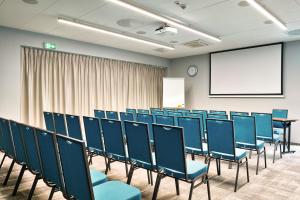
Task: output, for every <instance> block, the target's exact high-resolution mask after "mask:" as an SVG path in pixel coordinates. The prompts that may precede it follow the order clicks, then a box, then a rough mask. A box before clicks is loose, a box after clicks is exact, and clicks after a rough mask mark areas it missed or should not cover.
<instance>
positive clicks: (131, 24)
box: [117, 19, 143, 28]
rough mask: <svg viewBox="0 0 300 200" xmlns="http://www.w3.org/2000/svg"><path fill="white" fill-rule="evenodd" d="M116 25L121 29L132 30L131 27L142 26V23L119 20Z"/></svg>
mask: <svg viewBox="0 0 300 200" xmlns="http://www.w3.org/2000/svg"><path fill="white" fill-rule="evenodd" d="M117 24H118V25H119V26H122V27H126V28H132V27H137V26H142V25H143V22H140V21H138V20H135V19H120V20H118V21H117Z"/></svg>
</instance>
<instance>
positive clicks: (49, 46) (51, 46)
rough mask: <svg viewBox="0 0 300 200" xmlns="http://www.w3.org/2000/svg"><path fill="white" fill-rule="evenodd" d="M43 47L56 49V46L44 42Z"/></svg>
mask: <svg viewBox="0 0 300 200" xmlns="http://www.w3.org/2000/svg"><path fill="white" fill-rule="evenodd" d="M43 46H44V48H45V49H56V44H54V43H50V42H44V43H43Z"/></svg>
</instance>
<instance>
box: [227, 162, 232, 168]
mask: <svg viewBox="0 0 300 200" xmlns="http://www.w3.org/2000/svg"><path fill="white" fill-rule="evenodd" d="M228 169H232V162H231V161H229V163H228Z"/></svg>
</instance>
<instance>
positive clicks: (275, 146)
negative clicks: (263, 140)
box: [273, 143, 278, 163]
mask: <svg viewBox="0 0 300 200" xmlns="http://www.w3.org/2000/svg"><path fill="white" fill-rule="evenodd" d="M277 144H278V143H275V144H274V152H273V163H275V153H276V150H277Z"/></svg>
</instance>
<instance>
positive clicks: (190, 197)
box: [189, 181, 195, 200]
mask: <svg viewBox="0 0 300 200" xmlns="http://www.w3.org/2000/svg"><path fill="white" fill-rule="evenodd" d="M194 184H195V182H194V181H193V182H192V183H191V188H190V194H189V200H192V196H193V190H194Z"/></svg>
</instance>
